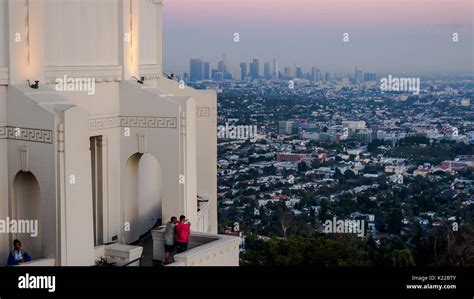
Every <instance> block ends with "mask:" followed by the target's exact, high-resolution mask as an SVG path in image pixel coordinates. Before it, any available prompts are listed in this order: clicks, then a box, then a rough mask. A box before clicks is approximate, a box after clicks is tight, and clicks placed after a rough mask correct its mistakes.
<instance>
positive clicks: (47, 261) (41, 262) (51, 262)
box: [16, 258, 56, 267]
mask: <svg viewBox="0 0 474 299" xmlns="http://www.w3.org/2000/svg"><path fill="white" fill-rule="evenodd" d="M55 265H56V259H52V258H42V259H37V260H32V261H30V262H25V263H21V264H18V265H16V266H17V267H47V266H55Z"/></svg>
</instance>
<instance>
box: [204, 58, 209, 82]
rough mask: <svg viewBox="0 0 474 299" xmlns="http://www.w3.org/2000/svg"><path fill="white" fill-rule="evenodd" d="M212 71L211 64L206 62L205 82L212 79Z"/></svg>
mask: <svg viewBox="0 0 474 299" xmlns="http://www.w3.org/2000/svg"><path fill="white" fill-rule="evenodd" d="M210 75H211V74H210V70H209V62H204V77H203V79H204V80H209V79H210Z"/></svg>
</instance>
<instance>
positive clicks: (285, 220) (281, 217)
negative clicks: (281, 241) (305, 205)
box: [275, 208, 294, 238]
mask: <svg viewBox="0 0 474 299" xmlns="http://www.w3.org/2000/svg"><path fill="white" fill-rule="evenodd" d="M275 217H276V219H277V222H278V224H279V225H280V228H281V231H282V234H283V238H286V233H287V231H288V229H289V228H290V226H291V223H292V222H293V218H294V217H293V214H292V213H290V212H288V211H286V209H284V208H279V209H278V210H277V211H276V214H275Z"/></svg>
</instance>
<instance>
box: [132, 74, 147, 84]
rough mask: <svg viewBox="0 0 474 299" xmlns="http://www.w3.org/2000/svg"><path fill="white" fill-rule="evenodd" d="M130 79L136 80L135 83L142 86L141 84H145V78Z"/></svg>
mask: <svg viewBox="0 0 474 299" xmlns="http://www.w3.org/2000/svg"><path fill="white" fill-rule="evenodd" d="M132 78H133V79H135V80H137V83H139V84H143V82H145V77H140V79H138V78H137V77H135V76H133V77H132Z"/></svg>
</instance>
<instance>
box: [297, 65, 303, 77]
mask: <svg viewBox="0 0 474 299" xmlns="http://www.w3.org/2000/svg"><path fill="white" fill-rule="evenodd" d="M295 75H296V78H303V71H302V70H301V66H299V65H297V66H296V67H295Z"/></svg>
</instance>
